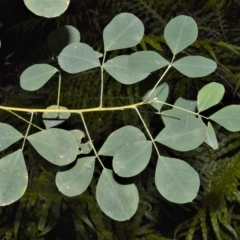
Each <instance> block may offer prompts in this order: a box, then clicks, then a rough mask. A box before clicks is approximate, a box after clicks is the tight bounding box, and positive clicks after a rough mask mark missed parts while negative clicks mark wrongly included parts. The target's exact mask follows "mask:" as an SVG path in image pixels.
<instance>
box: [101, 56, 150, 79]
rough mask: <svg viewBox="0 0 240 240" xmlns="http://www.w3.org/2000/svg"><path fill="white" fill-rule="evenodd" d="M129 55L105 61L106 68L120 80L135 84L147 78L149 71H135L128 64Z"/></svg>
mask: <svg viewBox="0 0 240 240" xmlns="http://www.w3.org/2000/svg"><path fill="white" fill-rule="evenodd" d="M128 57H129V56H128V55H121V56H117V57H115V58H112V59H111V60H108V61H107V62H106V63H104V65H103V67H104V69H105V70H106V71H107V72H108V73H109V74H110V75H111V76H112V77H113V78H115V79H116V80H117V81H118V82H120V83H123V84H133V83H136V82H140V81H142V80H143V79H145V78H146V77H147V76H148V75H149V73H139V72H134V71H133V70H132V69H131V68H130V67H129V66H128Z"/></svg>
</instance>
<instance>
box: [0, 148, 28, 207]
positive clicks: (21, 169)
mask: <svg viewBox="0 0 240 240" xmlns="http://www.w3.org/2000/svg"><path fill="white" fill-rule="evenodd" d="M27 184H28V172H27V168H26V164H25V161H24V157H23V153H22V149H19V150H17V151H15V152H13V153H11V154H9V155H7V156H6V157H4V158H2V159H1V160H0V206H6V205H9V204H11V203H13V202H15V201H17V200H18V199H19V198H21V197H22V196H23V194H24V192H25V191H26V189H27Z"/></svg>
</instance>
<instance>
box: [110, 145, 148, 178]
mask: <svg viewBox="0 0 240 240" xmlns="http://www.w3.org/2000/svg"><path fill="white" fill-rule="evenodd" d="M151 153H152V142H151V141H142V142H133V143H130V144H129V145H128V146H125V147H123V148H122V149H121V150H119V151H118V152H117V153H116V154H115V155H114V157H113V170H114V172H115V173H116V174H117V175H119V176H121V177H132V176H135V175H137V174H139V173H140V172H142V171H143V170H144V169H145V168H146V166H147V164H148V162H149V160H150V157H151Z"/></svg>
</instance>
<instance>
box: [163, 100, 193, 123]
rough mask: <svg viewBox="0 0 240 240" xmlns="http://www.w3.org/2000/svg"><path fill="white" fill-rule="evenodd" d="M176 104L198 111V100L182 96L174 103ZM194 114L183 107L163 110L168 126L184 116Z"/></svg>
mask: <svg viewBox="0 0 240 240" xmlns="http://www.w3.org/2000/svg"><path fill="white" fill-rule="evenodd" d="M174 106H177V107H180V108H183V109H186V110H188V111H191V112H196V106H197V101H192V100H187V99H184V98H182V97H180V98H178V99H177V101H176V102H175V103H174ZM187 116H189V117H190V116H193V115H192V113H190V112H186V111H184V110H182V109H178V108H174V107H173V108H172V109H170V110H166V111H162V112H161V117H162V120H163V122H164V124H165V126H168V125H170V124H172V123H173V122H176V121H178V120H180V119H182V118H184V117H187Z"/></svg>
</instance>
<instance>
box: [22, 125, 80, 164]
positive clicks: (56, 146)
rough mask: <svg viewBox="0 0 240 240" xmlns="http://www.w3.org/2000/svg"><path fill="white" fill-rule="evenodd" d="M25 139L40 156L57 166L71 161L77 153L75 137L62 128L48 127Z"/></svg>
mask: <svg viewBox="0 0 240 240" xmlns="http://www.w3.org/2000/svg"><path fill="white" fill-rule="evenodd" d="M27 139H28V140H29V142H30V143H31V144H32V145H33V147H34V148H35V149H36V151H37V152H38V153H39V154H40V155H41V156H42V157H44V158H45V159H46V160H48V161H49V162H51V163H53V164H56V165H58V166H63V165H67V164H69V163H71V162H73V161H74V160H75V159H76V156H77V155H78V153H79V150H78V144H77V141H76V139H75V137H74V136H73V135H72V134H71V133H69V132H68V131H66V130H63V129H57V128H49V129H47V130H43V131H41V132H38V133H35V134H32V135H30V136H28V138H27Z"/></svg>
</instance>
